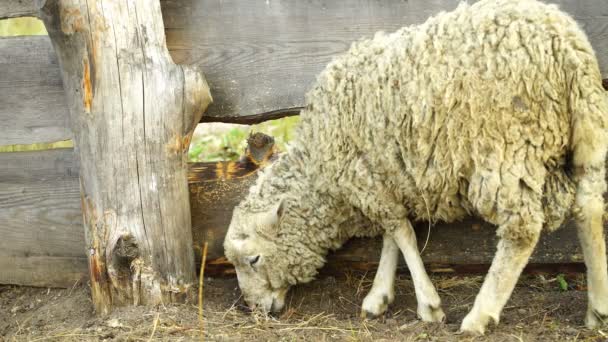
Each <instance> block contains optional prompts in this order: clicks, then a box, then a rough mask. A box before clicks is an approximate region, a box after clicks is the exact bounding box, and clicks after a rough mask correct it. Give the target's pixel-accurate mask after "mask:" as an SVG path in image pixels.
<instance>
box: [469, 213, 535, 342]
mask: <svg viewBox="0 0 608 342" xmlns="http://www.w3.org/2000/svg"><path fill="white" fill-rule="evenodd" d="M501 229H504V227H501ZM540 230H541V225H540V224H538V225H537V226H536V227H530V229H529V230H528V232H529V233H530V234H529V235H528V238H525V239H514V238H508V237H507V238H505V237H503V238H501V239H500V241H499V242H498V248H497V251H496V255H495V256H494V260H493V261H492V266H491V267H490V270H489V271H488V274H487V276H486V279H485V280H484V282H483V285H482V287H481V290H480V291H479V294H477V297H476V298H475V304H474V305H473V309H472V310H471V311H470V312H469V314H468V315H467V316H466V317H465V318H464V320H463V321H462V325H461V327H460V330H461V331H462V332H466V333H469V334H473V335H483V333H484V332H485V329H486V326H487V325H488V323H489V322H490V320H492V321H494V323H496V324H498V321H499V317H500V312H501V311H502V308H503V307H504V306H505V304H506V303H507V300H508V299H509V297H510V296H511V293H512V292H513V289H514V288H515V284H516V283H517V280H518V278H519V275H520V274H521V272H522V270H523V268H524V267H525V266H526V264H527V263H528V259H529V258H530V255H531V254H532V251H533V250H534V247H535V246H536V243H537V241H538V237H539V235H540Z"/></svg>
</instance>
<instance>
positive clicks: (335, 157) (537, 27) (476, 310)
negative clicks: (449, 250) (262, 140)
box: [224, 0, 608, 334]
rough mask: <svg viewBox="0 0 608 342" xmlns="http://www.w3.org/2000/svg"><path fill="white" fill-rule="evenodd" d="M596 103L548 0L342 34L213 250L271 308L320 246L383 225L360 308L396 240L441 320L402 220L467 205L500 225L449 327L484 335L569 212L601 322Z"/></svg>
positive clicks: (388, 276) (469, 211)
mask: <svg viewBox="0 0 608 342" xmlns="http://www.w3.org/2000/svg"><path fill="white" fill-rule="evenodd" d="M607 114H608V98H607V96H606V94H605V93H604V91H603V89H602V87H601V77H600V71H599V68H598V64H597V61H596V58H595V56H594V52H593V50H592V47H591V45H590V44H589V42H588V40H587V38H586V37H585V34H584V33H583V32H582V31H581V29H580V28H579V27H578V26H577V24H576V23H575V21H574V20H573V19H572V18H570V17H569V16H568V15H566V14H564V13H563V12H561V11H560V10H559V9H558V8H557V6H554V5H546V4H543V3H541V2H537V1H534V0H482V1H479V2H477V3H475V4H473V5H468V4H461V5H459V6H458V8H456V9H455V10H454V11H452V12H448V13H440V14H438V15H437V16H435V17H432V18H430V19H429V20H428V21H426V22H425V23H424V24H421V25H417V26H410V27H405V28H402V29H400V30H398V31H397V32H395V33H392V34H383V33H379V34H377V35H376V36H375V37H374V38H373V39H369V40H361V41H359V42H357V43H354V44H353V45H352V47H351V48H350V50H349V51H348V52H347V53H346V54H344V55H343V56H341V57H338V58H336V59H335V60H334V61H333V62H331V63H330V64H329V65H328V66H327V68H326V69H325V70H324V71H323V73H322V74H321V75H320V76H319V78H318V80H317V82H316V85H315V86H314V88H313V89H312V90H311V91H310V92H309V93H308V95H307V107H306V109H305V110H303V111H302V113H301V122H300V124H299V126H298V128H297V133H296V139H295V141H294V142H293V145H292V146H290V148H289V149H288V151H287V152H286V153H285V154H284V155H282V156H281V157H280V158H279V160H278V161H276V162H275V163H274V165H272V166H271V167H269V168H267V169H266V170H264V171H263V172H261V174H260V176H259V179H258V181H257V183H256V185H255V186H253V187H252V188H251V190H250V193H249V194H248V196H247V198H246V199H245V200H244V201H243V202H242V203H241V204H240V205H239V206H238V207H237V208H235V210H234V214H233V218H232V222H231V224H230V227H229V229H228V234H227V237H226V240H225V243H224V247H225V253H226V256H227V257H228V259H229V260H230V261H231V262H232V263H233V264H234V266H235V267H236V272H237V276H238V281H239V286H240V288H241V290H242V293H243V295H244V298H245V300H246V301H247V302H248V303H249V304H250V305H251V306H252V307H256V306H257V307H259V308H262V309H264V310H273V311H276V310H280V309H281V308H282V307H283V304H284V298H285V294H286V293H287V290H288V288H289V287H290V286H291V285H295V284H297V283H303V282H308V281H310V280H312V279H313V278H314V277H315V275H316V274H317V270H318V269H319V268H320V267H321V266H322V265H323V264H324V262H325V256H326V254H327V253H328V251H329V250H335V249H337V248H339V247H340V246H342V244H343V243H344V242H346V241H347V240H348V239H349V238H351V237H353V236H376V235H380V234H383V238H384V243H383V248H382V256H381V259H380V265H379V268H378V271H377V274H376V277H375V280H374V284H373V287H372V289H371V291H370V293H369V294H368V295H367V296H366V298H365V300H364V301H363V305H362V309H363V312H367V313H369V314H372V315H379V314H382V313H383V312H384V311H385V310H386V308H387V306H388V304H390V303H391V302H392V301H393V299H394V289H393V284H394V279H395V271H396V265H397V260H398V254H399V250H401V252H402V253H403V256H404V257H405V261H406V263H407V266H408V268H409V271H410V273H411V276H412V278H413V282H414V287H415V292H416V298H417V300H418V310H417V312H418V315H419V316H420V317H421V319H422V320H424V321H432V322H440V321H443V320H444V317H445V315H444V313H443V311H442V309H441V305H440V304H441V301H440V298H439V296H438V294H437V291H436V290H435V288H434V286H433V284H432V283H431V281H430V279H429V277H428V275H427V273H426V271H425V269H424V266H423V263H422V260H421V258H420V254H419V252H418V248H417V244H416V237H415V235H414V231H413V229H412V225H411V223H410V222H411V221H417V220H430V221H431V222H436V221H439V220H441V221H446V222H452V221H454V220H459V219H462V218H463V217H465V216H468V215H474V216H478V217H480V218H482V219H484V220H486V221H488V222H490V223H492V224H495V225H497V226H498V231H497V234H498V236H499V237H500V242H499V243H498V249H497V252H496V255H495V257H494V260H493V262H492V266H491V268H490V270H489V273H488V275H487V277H486V279H485V281H484V284H483V286H482V288H481V290H480V293H479V295H478V296H477V299H476V300H475V304H474V306H473V308H472V310H471V312H470V313H469V314H468V315H467V316H466V317H465V318H464V321H463V322H462V325H461V330H462V331H465V332H470V333H475V334H483V333H484V331H485V329H486V326H487V324H488V323H489V321H494V322H496V323H497V322H498V320H499V315H500V312H501V310H502V308H503V307H504V305H505V303H506V302H507V300H508V298H509V296H510V294H511V292H512V290H513V288H514V286H515V283H516V282H517V279H518V277H519V275H520V273H521V271H522V269H523V268H524V266H525V265H526V263H527V261H528V258H529V257H530V254H531V253H532V250H533V249H534V246H535V245H536V243H537V241H538V238H539V235H540V233H541V230H543V227H544V228H545V229H549V230H550V229H554V228H556V227H558V226H560V225H561V223H563V221H564V220H565V219H566V218H567V216H568V215H569V213H571V212H573V213H574V214H575V215H574V216H575V218H576V221H577V224H578V233H579V237H580V240H581V245H582V249H583V253H584V258H585V263H586V266H587V269H588V288H589V306H588V312H587V316H586V324H587V326H589V327H598V326H599V325H600V324H601V323H602V322H603V321H604V320H605V319H606V318H608V272H607V266H606V250H605V242H604V237H603V226H602V215H603V212H604V201H603V196H602V195H603V193H604V191H605V190H606V182H605V178H604V176H605V169H604V160H605V156H606V150H607V147H608V135H607V127H608V122H607V118H608V116H607ZM379 151H381V153H379Z"/></svg>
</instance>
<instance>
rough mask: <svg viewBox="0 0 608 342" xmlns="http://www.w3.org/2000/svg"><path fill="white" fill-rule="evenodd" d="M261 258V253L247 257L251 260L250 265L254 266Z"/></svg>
mask: <svg viewBox="0 0 608 342" xmlns="http://www.w3.org/2000/svg"><path fill="white" fill-rule="evenodd" d="M259 260H260V256H259V255H256V256H250V257H248V258H247V261H248V262H249V266H251V267H253V266H254V265H255V264H256V263H257V262H258V261H259Z"/></svg>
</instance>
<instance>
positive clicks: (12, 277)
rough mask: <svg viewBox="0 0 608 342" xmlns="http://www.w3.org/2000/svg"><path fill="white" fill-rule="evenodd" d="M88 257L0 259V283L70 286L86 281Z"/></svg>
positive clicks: (10, 257) (15, 257) (8, 257)
mask: <svg viewBox="0 0 608 342" xmlns="http://www.w3.org/2000/svg"><path fill="white" fill-rule="evenodd" d="M87 267H88V264H87V258H86V256H84V254H83V255H82V256H80V257H49V256H0V270H1V271H0V284H15V285H27V286H40V287H71V286H74V285H75V284H76V283H77V282H78V281H86V280H87V274H88V271H87Z"/></svg>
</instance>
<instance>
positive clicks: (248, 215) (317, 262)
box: [224, 200, 324, 312]
mask: <svg viewBox="0 0 608 342" xmlns="http://www.w3.org/2000/svg"><path fill="white" fill-rule="evenodd" d="M277 202H278V203H273V204H272V205H271V207H270V209H268V210H266V211H263V212H251V211H249V210H247V209H245V208H242V207H237V208H235V210H234V213H233V215H232V221H231V223H230V227H229V228H228V233H227V235H226V239H225V240H224V249H225V254H226V257H227V258H228V260H229V261H230V262H231V263H232V264H233V265H234V267H235V269H236V274H237V278H238V282H239V287H240V288H241V292H242V293H243V297H244V298H245V301H246V302H247V304H248V305H249V306H250V307H251V308H252V309H255V308H258V309H261V310H262V311H265V312H269V311H272V312H277V311H280V310H281V309H282V308H283V305H284V304H285V296H286V294H287V291H288V290H289V288H290V286H291V285H294V284H296V283H299V282H306V281H310V280H312V279H313V278H314V276H315V275H316V270H317V269H318V268H320V267H321V266H322V264H323V260H324V258H323V257H322V256H319V255H317V253H315V252H313V251H312V250H311V249H309V248H308V247H306V245H305V244H304V239H305V235H306V234H305V233H304V234H302V233H303V231H304V230H305V229H306V227H305V222H301V221H299V220H293V219H290V218H293V216H292V215H290V212H289V211H290V210H292V209H294V208H293V205H288V203H286V201H283V200H279V201H277ZM300 223H301V224H300ZM300 225H301V226H300Z"/></svg>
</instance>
